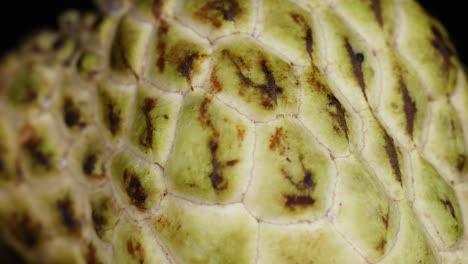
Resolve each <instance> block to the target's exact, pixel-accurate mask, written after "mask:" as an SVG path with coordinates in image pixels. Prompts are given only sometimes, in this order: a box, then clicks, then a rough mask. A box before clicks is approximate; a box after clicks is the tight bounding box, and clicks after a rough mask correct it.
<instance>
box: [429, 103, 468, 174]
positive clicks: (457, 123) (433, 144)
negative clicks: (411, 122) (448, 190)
mask: <svg viewBox="0 0 468 264" xmlns="http://www.w3.org/2000/svg"><path fill="white" fill-rule="evenodd" d="M430 111H431V113H430V121H429V123H428V124H427V125H426V132H427V136H426V142H425V145H424V150H423V151H424V154H425V155H426V156H427V157H428V159H429V161H431V163H432V164H434V166H435V167H436V168H437V169H438V170H439V171H440V172H441V173H442V175H443V176H444V177H445V178H446V179H447V180H449V181H452V182H458V181H459V180H460V179H459V174H460V172H461V171H462V170H463V167H464V166H465V161H466V158H467V150H466V146H465V139H464V135H463V128H462V123H463V122H466V120H460V119H459V117H458V113H457V112H456V110H455V108H454V107H453V106H452V105H451V104H450V102H448V100H446V99H445V98H444V99H442V98H441V99H440V100H436V101H434V102H432V103H431V104H430Z"/></svg>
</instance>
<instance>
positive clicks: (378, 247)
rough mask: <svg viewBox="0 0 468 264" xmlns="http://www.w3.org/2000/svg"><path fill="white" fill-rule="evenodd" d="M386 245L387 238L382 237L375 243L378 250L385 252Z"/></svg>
mask: <svg viewBox="0 0 468 264" xmlns="http://www.w3.org/2000/svg"><path fill="white" fill-rule="evenodd" d="M386 245H387V239H385V238H384V239H382V240H381V241H380V242H379V244H378V245H377V248H376V249H377V250H378V251H380V252H385V246H386Z"/></svg>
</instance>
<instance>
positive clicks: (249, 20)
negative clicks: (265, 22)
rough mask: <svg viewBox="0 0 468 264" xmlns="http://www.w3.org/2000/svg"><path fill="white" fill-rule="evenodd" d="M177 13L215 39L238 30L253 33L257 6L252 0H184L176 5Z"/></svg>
mask: <svg viewBox="0 0 468 264" xmlns="http://www.w3.org/2000/svg"><path fill="white" fill-rule="evenodd" d="M176 15H177V16H178V17H179V18H180V19H181V20H182V21H183V22H184V23H186V24H187V25H191V27H193V29H194V30H195V31H196V32H198V33H199V34H201V35H203V36H206V37H208V38H209V39H211V40H213V39H216V38H219V37H221V36H226V35H230V34H233V33H237V32H242V33H247V34H250V33H252V32H253V31H254V27H255V19H256V18H255V15H256V6H255V3H254V1H252V0H225V1H219V0H183V1H179V3H178V5H177V6H176Z"/></svg>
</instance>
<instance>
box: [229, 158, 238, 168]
mask: <svg viewBox="0 0 468 264" xmlns="http://www.w3.org/2000/svg"><path fill="white" fill-rule="evenodd" d="M237 163H239V160H238V159H234V160H228V161H226V165H227V166H229V167H233V166H235V165H236V164H237Z"/></svg>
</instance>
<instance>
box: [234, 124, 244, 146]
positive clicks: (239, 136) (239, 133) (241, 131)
mask: <svg viewBox="0 0 468 264" xmlns="http://www.w3.org/2000/svg"><path fill="white" fill-rule="evenodd" d="M236 130H237V140H238V141H239V144H241V143H242V142H243V141H244V137H245V128H244V127H242V126H239V125H237V126H236Z"/></svg>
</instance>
